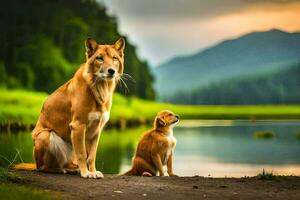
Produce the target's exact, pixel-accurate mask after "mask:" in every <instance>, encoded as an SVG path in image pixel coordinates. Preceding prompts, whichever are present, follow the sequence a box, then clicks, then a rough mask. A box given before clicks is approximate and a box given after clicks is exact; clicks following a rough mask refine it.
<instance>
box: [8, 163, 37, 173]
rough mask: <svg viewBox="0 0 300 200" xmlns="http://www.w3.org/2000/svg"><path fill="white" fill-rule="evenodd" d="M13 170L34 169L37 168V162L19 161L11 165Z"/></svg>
mask: <svg viewBox="0 0 300 200" xmlns="http://www.w3.org/2000/svg"><path fill="white" fill-rule="evenodd" d="M10 168H11V169H13V170H20V171H34V170H36V164H35V163H18V164H15V165H13V166H11V167H10Z"/></svg>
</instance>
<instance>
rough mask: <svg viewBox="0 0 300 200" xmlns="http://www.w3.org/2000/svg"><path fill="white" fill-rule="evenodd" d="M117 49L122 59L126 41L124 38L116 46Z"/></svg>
mask: <svg viewBox="0 0 300 200" xmlns="http://www.w3.org/2000/svg"><path fill="white" fill-rule="evenodd" d="M114 47H115V49H116V50H117V51H118V53H119V55H120V56H121V57H122V56H123V55H124V49H125V40H124V38H120V39H118V40H117V41H116V42H115V44H114Z"/></svg>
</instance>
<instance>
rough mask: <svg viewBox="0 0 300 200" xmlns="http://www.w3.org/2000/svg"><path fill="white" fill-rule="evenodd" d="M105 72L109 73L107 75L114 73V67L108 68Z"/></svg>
mask: <svg viewBox="0 0 300 200" xmlns="http://www.w3.org/2000/svg"><path fill="white" fill-rule="evenodd" d="M107 72H108V73H109V75H114V74H115V70H114V69H111V68H110V69H108V70H107Z"/></svg>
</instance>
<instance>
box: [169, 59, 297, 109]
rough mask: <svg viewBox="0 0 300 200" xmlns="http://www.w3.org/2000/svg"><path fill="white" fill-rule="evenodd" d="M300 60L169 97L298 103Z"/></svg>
mask: <svg viewBox="0 0 300 200" xmlns="http://www.w3.org/2000/svg"><path fill="white" fill-rule="evenodd" d="M299 88H300V62H299V63H297V64H292V65H290V66H289V67H287V69H281V70H278V71H276V72H268V73H264V74H261V75H255V76H243V77H239V78H237V79H233V80H228V81H220V82H218V83H213V84H211V85H209V86H207V87H204V88H200V89H196V90H194V91H192V92H191V93H185V94H180V93H179V94H177V95H175V96H173V97H171V98H170V99H169V101H170V102H172V103H177V104H182V103H183V104H186V103H188V104H209V105H213V104H216V105H220V104H222V105H224V104H226V105H230V104H299V103H300V92H299Z"/></svg>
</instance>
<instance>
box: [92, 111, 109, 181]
mask: <svg viewBox="0 0 300 200" xmlns="http://www.w3.org/2000/svg"><path fill="white" fill-rule="evenodd" d="M90 116H94V117H90V122H89V130H88V135H89V136H91V138H87V152H88V159H87V164H88V168H89V171H90V172H91V173H93V174H94V175H95V176H96V177H97V178H102V177H103V174H102V173H101V172H100V171H97V170H96V165H95V162H96V155H97V148H98V142H99V139H100V136H101V132H102V130H103V128H104V126H105V124H106V123H107V121H108V119H109V112H104V113H103V114H99V117H97V115H96V114H95V113H94V114H93V115H90Z"/></svg>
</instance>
